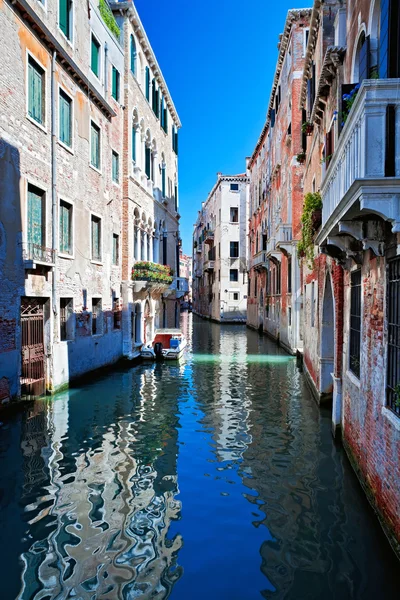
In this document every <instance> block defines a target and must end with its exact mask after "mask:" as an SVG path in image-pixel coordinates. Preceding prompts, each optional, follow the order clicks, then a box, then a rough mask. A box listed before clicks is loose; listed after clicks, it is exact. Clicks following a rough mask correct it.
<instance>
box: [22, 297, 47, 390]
mask: <svg viewBox="0 0 400 600" xmlns="http://www.w3.org/2000/svg"><path fill="white" fill-rule="evenodd" d="M21 336H22V344H21V355H22V356H21V360H22V368H21V395H22V396H24V397H28V398H34V397H36V396H41V395H43V394H44V393H45V391H46V384H45V369H44V304H43V301H42V300H41V299H40V298H22V300H21Z"/></svg>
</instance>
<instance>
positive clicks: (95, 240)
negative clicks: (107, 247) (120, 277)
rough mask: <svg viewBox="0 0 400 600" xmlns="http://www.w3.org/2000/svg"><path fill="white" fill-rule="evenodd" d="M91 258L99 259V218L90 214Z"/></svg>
mask: <svg viewBox="0 0 400 600" xmlns="http://www.w3.org/2000/svg"><path fill="white" fill-rule="evenodd" d="M91 228H92V232H91V233H92V260H101V219H100V218H99V217H95V216H94V215H92V218H91Z"/></svg>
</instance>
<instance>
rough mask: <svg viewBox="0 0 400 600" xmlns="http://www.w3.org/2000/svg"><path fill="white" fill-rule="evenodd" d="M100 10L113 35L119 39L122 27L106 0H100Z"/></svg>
mask: <svg viewBox="0 0 400 600" xmlns="http://www.w3.org/2000/svg"><path fill="white" fill-rule="evenodd" d="M99 11H100V14H101V18H102V19H103V21H104V23H105V24H106V25H107V27H108V29H109V30H110V31H111V33H112V34H113V35H115V37H116V38H117V39H118V40H119V36H120V33H121V31H120V29H119V27H118V25H117V21H116V20H115V18H114V15H113V14H112V11H111V9H110V7H109V6H108V4H107V2H106V0H99Z"/></svg>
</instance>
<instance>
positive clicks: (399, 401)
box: [394, 382, 400, 408]
mask: <svg viewBox="0 0 400 600" xmlns="http://www.w3.org/2000/svg"><path fill="white" fill-rule="evenodd" d="M394 393H395V394H396V400H395V401H394V404H395V406H396V407H397V408H398V407H399V406H400V382H399V383H398V384H397V385H396V386H395V388H394Z"/></svg>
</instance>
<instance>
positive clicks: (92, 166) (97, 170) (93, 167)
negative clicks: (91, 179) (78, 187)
mask: <svg viewBox="0 0 400 600" xmlns="http://www.w3.org/2000/svg"><path fill="white" fill-rule="evenodd" d="M89 167H90V168H91V169H93V171H96V173H98V174H99V175H102V172H101V171H100V169H98V168H97V167H95V166H94V165H92V163H89Z"/></svg>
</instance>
